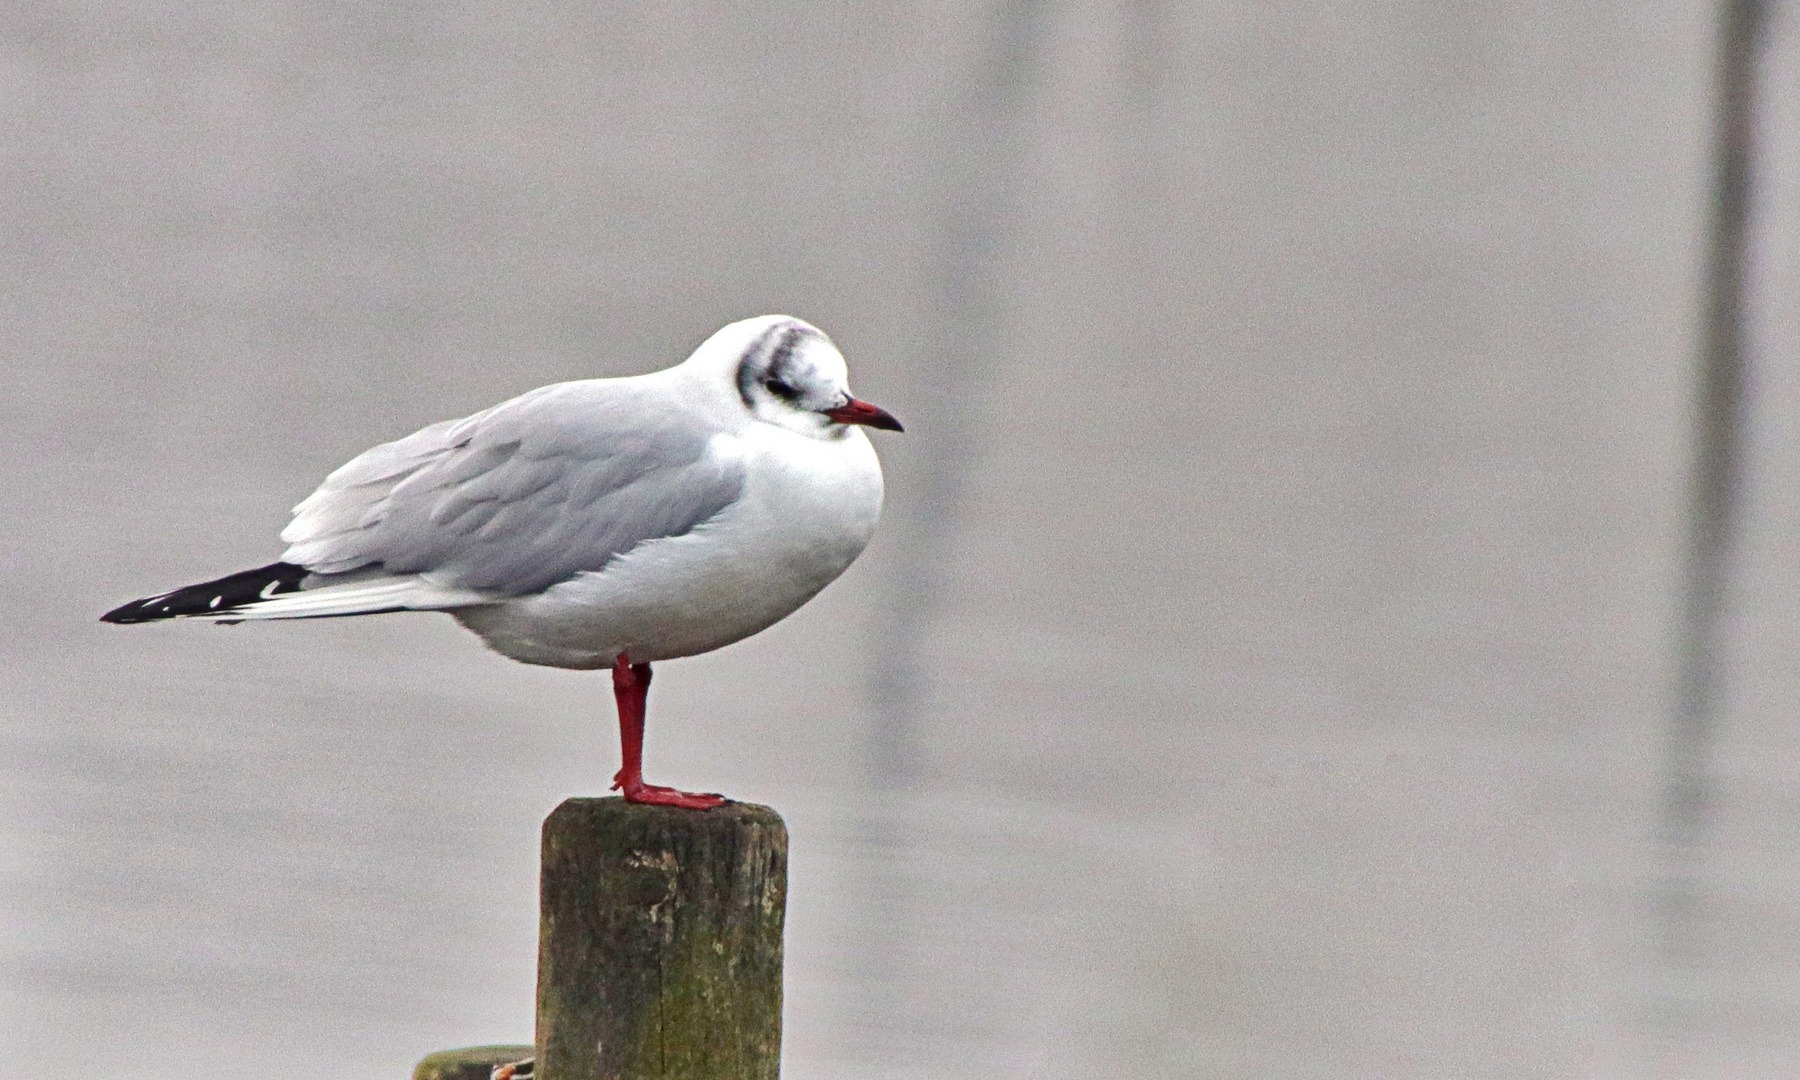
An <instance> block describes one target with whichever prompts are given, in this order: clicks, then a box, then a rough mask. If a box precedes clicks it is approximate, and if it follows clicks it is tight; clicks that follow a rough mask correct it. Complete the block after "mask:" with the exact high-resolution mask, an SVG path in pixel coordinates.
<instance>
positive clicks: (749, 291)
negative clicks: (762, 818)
mask: <svg viewBox="0 0 1800 1080" xmlns="http://www.w3.org/2000/svg"><path fill="white" fill-rule="evenodd" d="M1795 23H1796V18H1795V15H1794V9H1793V7H1792V5H1788V6H1786V7H1785V8H1784V9H1783V10H1782V12H1780V13H1779V15H1778V17H1777V19H1776V23H1775V33H1774V35H1773V37H1772V39H1771V42H1770V49H1769V54H1768V69H1767V74H1766V79H1765V81H1766V85H1767V88H1768V92H1769V106H1768V109H1767V110H1766V113H1765V116H1764V122H1763V127H1764V128H1765V132H1766V138H1767V139H1768V156H1767V158H1766V160H1765V162H1764V170H1765V171H1764V176H1763V187H1762V193H1763V194H1762V197H1761V199H1760V200H1759V203H1758V214H1759V220H1758V223H1757V233H1756V236H1757V240H1756V246H1755V267H1754V288H1753V292H1754V294H1755V299H1756V302H1757V304H1758V305H1759V307H1758V310H1757V315H1756V317H1755V320H1754V322H1753V326H1752V332H1753V346H1754V351H1755V363H1756V365H1757V367H1756V372H1757V374H1756V376H1755V379H1754V387H1753V389H1754V393H1755V400H1754V405H1753V409H1752V420H1751V427H1752V430H1751V432H1750V446H1751V455H1750V456H1751V462H1750V467H1751V474H1750V477H1749V481H1748V492H1747V500H1746V505H1747V508H1748V513H1749V521H1748V525H1747V527H1746V533H1745V536H1744V538H1743V543H1742V546H1741V549H1740V554H1741V559H1740V564H1739V567H1738V572H1737V577H1736V581H1737V586H1736V591H1735V602H1734V615H1733V617H1732V619H1731V620H1730V621H1729V626H1728V629H1729V634H1730V647H1729V650H1728V656H1729V671H1728V680H1727V683H1728V700H1727V703H1726V704H1727V711H1726V716H1725V719H1724V721H1723V726H1722V729H1721V743H1720V745H1719V747H1718V748H1717V751H1718V756H1717V760H1716V761H1715V762H1714V769H1715V774H1716V776H1717V777H1718V780H1719V784H1718V798H1717V801H1716V803H1715V805H1714V806H1713V808H1712V829H1711V832H1710V833H1709V834H1708V842H1707V845H1706V847H1705V848H1704V849H1703V850H1702V851H1701V852H1700V853H1699V857H1698V858H1697V859H1695V860H1694V861H1693V863H1692V865H1691V866H1685V867H1681V868H1677V869H1682V870H1683V871H1684V872H1686V873H1690V874H1692V875H1693V876H1694V878H1695V880H1696V882H1697V886H1698V887H1697V889H1696V895H1697V896H1698V898H1699V900H1698V903H1697V904H1696V906H1695V907H1694V909H1692V910H1688V911H1682V912H1674V913H1670V912H1659V911H1657V910H1656V909H1655V908H1654V906H1653V904H1652V903H1651V898H1652V896H1653V892H1654V888H1653V887H1654V885H1655V883H1656V882H1657V881H1658V880H1659V878H1660V877H1661V876H1663V875H1666V874H1667V873H1668V872H1669V870H1670V867H1668V866H1667V865H1666V861H1665V860H1664V859H1663V857H1662V856H1661V855H1659V852H1658V849H1657V844H1656V814H1657V797H1658V786H1659V773H1660V770H1661V769H1662V766H1663V763H1662V759H1661V756H1660V755H1661V752H1662V749H1663V737H1664V733H1665V729H1666V726H1667V715H1668V706H1669V695H1668V692H1669V688H1670V681H1671V678H1672V665H1671V661H1670V648H1671V646H1670V643H1671V640H1672V620H1673V617H1674V613H1675V597H1676V595H1677V594H1676V584H1677V581H1676V575H1677V571H1678V567H1679V550H1680V549H1679V544H1680V541H1681V537H1682V516H1681V515H1682V513H1683V512H1684V502H1683V489H1682V480H1683V476H1684V470H1685V468H1686V463H1687V461H1688V456H1689V445H1688V443H1689V424H1688V411H1687V410H1688V402H1689V393H1690V389H1691V386H1692V379H1693V370H1694V367H1693V353H1694V346H1695V332H1696V318H1695V316H1696V314H1697V311H1698V307H1699V298H1698V293H1697V288H1698V268H1699V266H1700V259H1699V250H1700V242H1701V238H1702V223H1703V211H1704V206H1705V198H1706V193H1705V190H1704V179H1705V170H1704V164H1705V154H1706V149H1707V134H1708V131H1707V95H1708V93H1709V89H1710V87H1709V83H1708V78H1709V58H1710V56H1711V39H1712V34H1713V26H1712V23H1711V11H1710V8H1709V7H1708V6H1706V5H1701V4H1686V5H1660V6H1649V5H1632V4H1581V5H1572V4H1561V3H1537V4H1532V3H1522V2H1509V3H1502V4H1495V5H1481V6H1446V5H1425V4H1405V5H1394V4H1379V3H1343V4H1312V5H1290V6H1286V7H1282V6H1270V5H1251V4H1231V3H1217V2H1208V3H1199V4H1178V3H1169V2H1162V0H1140V2H1138V3H1061V4H1050V3H1043V2H1035V0H1009V2H1007V3H989V4H950V3H936V4H914V5H902V6H898V7H881V6H857V5H840V6H829V7H828V6H816V5H801V4H789V5H775V6H773V7H771V6H770V5H760V6H758V7H757V8H756V9H755V10H750V9H745V10H736V9H727V8H724V7H692V6H681V5H670V4H654V3H653V4H645V5H633V6H629V7H621V8H620V9H618V10H614V9H611V8H602V7H596V6H593V5H583V4H557V3H523V4H520V3H505V4H502V3H492V2H489V3H482V2H480V0H476V2H471V3H464V4H447V3H438V2H427V0H419V2H413V3H405V4H387V5H376V6H371V5H363V4H347V3H314V4H290V3H269V2H260V3H259V2H254V0H252V2H248V3H240V4H232V5H195V4H175V3H168V2H157V0H143V2H138V3H131V2H125V0H114V2H102V3H98V4H76V3H71V2H67V0H44V2H30V3H15V4H13V5H11V6H9V7H8V9H7V12H6V24H7V29H6V30H5V32H4V34H0V266H3V267H4V269H3V271H0V356H3V357H4V360H3V361H0V378H3V379H4V383H3V385H0V425H3V431H4V438H3V439H0V551H4V552H5V553H6V555H7V557H6V558H5V559H4V561H3V563H0V597H3V598H4V611H5V613H6V617H5V618H4V619H0V649H3V650H4V663H5V667H4V670H5V672H6V677H5V679H4V681H3V682H0V1057H4V1059H5V1060H6V1061H7V1062H8V1065H9V1069H10V1071H11V1072H13V1073H15V1074H17V1075H40V1074H41V1075H46V1076H49V1075H57V1076H81V1077H98V1078H112V1077H117V1078H122V1080H127V1078H143V1080H155V1078H167V1077H171V1076H177V1075H214V1076H225V1077H240V1076H241V1077H258V1078H287V1077H296V1078H297V1077H328V1076H330V1077H342V1076H358V1077H362V1076H367V1077H378V1076H391V1077H400V1076H404V1075H406V1072H407V1070H408V1069H409V1068H410V1067H411V1064H412V1062H414V1061H415V1060H416V1059H417V1058H418V1057H420V1056H422V1055H423V1054H425V1053H426V1052H429V1051H431V1050H435V1049H442V1048H445V1047H450V1046H457V1045H467V1044H472V1043H478V1042H485V1041H513V1040H528V1039H529V1038H530V1028H531V993H532V979H533V963H534V950H535V919H536V911H535V894H534V888H535V860H536V851H535V843H536V830H537V827H538V823H539V821H540V820H541V819H542V817H543V816H544V815H545V814H546V813H547V812H548V811H549V810H550V809H551V807H553V806H554V805H555V804H556V803H557V802H558V801H559V800H560V799H562V798H563V797H565V796H566V795H569V794H576V793H584V794H591V793H595V792H598V791H599V790H600V789H601V788H602V787H603V786H604V784H605V780H606V778H607V777H609V776H610V774H611V772H612V770H613V769H614V767H615V765H614V754H615V753H616V750H615V749H614V745H613V741H612V740H613V736H612V734H611V731H612V719H611V714H610V700H609V693H608V687H607V685H606V681H605V679H604V677H603V676H595V675H580V674H573V673H566V672H552V671H543V670H536V669H528V668H525V667H522V666H520V665H516V664H511V663H508V662H506V661H504V660H501V659H499V658H497V657H494V656H492V655H489V654H487V653H485V652H484V651H483V650H482V649H481V648H480V646H479V645H478V643H477V642H476V641H475V640H474V639H473V638H472V637H469V636H468V635H466V634H464V633H463V632H461V631H460V630H458V629H457V628H456V627H455V626H454V625H453V624H452V623H451V622H450V620H448V619H445V618H441V617H437V616H389V617H382V618H372V619H360V620H347V621H342V622H326V623H316V624H294V625H285V626H252V627H239V628H235V629H219V628H213V627H209V626H194V625H181V626H172V627H168V626H165V627H144V628H137V629H122V628H114V627H102V626H100V625H99V624H98V623H96V622H95V619H96V617H97V616H98V615H99V613H100V612H101V611H103V610H105V609H106V608H108V607H110V606H112V605H113V604H116V603H118V602H121V601H123V600H126V599H130V598H132V597H135V596H140V595H143V594H145V593H148V592H152V591H156V590H160V589H163V588H168V587H172V586H174V585H178V584H182V583H185V582H188V581H192V580H198V579H200V578H202V577H205V576H211V575H215V574H218V573H222V572H227V571H232V570H237V569H240V568H243V567H247V566H252V565H258V564H260V563H261V562H264V561H267V560H269V559H270V558H272V557H273V556H274V555H275V554H276V553H277V552H278V550H279V546H278V544H277V543H276V541H275V538H274V536H275V533H276V532H277V531H278V529H279V528H280V526H281V525H282V523H283V522H284V520H285V514H286V510H287V508H288V507H289V506H291V505H292V504H293V503H294V502H296V501H298V500H299V499H300V498H301V497H302V496H304V495H305V494H306V493H307V492H308V491H310V490H311V488H312V487H313V485H314V484H316V483H317V481H318V480H319V479H320V478H321V477H323V475H324V474H325V473H326V472H327V471H329V470H330V469H331V468H332V467H334V466H335V465H337V464H338V463H340V462H341V461H342V460H344V459H346V458H347V457H349V456H350V455H352V454H354V453H355V452H357V451H360V450H361V449H363V448H365V447H366V446H368V445H370V444H372V443H374V442H377V441H380V440H384V439H389V438H393V437H397V436H399V435H402V434H404V433H406V432H408V431H411V430H412V429H413V428H415V427H417V426H419V425H421V424H423V423H426V422H429V421H432V420H436V419H440V418H444V417H449V416H456V415H461V414H464V413H467V412H470V411H473V410H475V409H477V408H481V407H483V406H486V405H488V404H491V403H492V402H494V401H497V400H499V399H501V398H503V397H506V396H509V395H512V394H515V393H518V392H520V391H523V390H526V389H529V388H531V387H534V386H537V385H540V384H542V383H546V382H551V381H555V380H558V379H567V378H577V377H587V376H596V375H610V374H623V373H631V372H638V371H644V370H649V369H652V368H655V367H660V366H663V365H664V364H666V363H669V362H673V361H675V360H677V359H679V358H680V357H681V356H682V355H684V354H685V352H686V351H687V350H688V349H689V348H690V347H691V346H692V345H693V344H695V343H697V342H698V341H699V340H700V339H701V338H703V337H704V336H705V335H706V334H707V333H708V332H710V331H711V330H712V329H714V328H715V327H716V326H718V325H720V324H722V323H724V322H725V321H727V320H729V319H733V318H737V317H741V316H745V315H749V314H754V313H758V312H764V311H786V312H791V313H794V314H797V315H801V316H804V317H806V318H809V319H812V320H814V321H816V322H818V323H820V324H821V325H822V326H824V327H826V328H827V329H828V330H829V331H830V332H832V333H833V334H834V335H835V336H836V338H837V339H838V341H839V343H840V344H841V345H843V347H844V349H845V351H846V352H847V353H848V355H849V356H850V359H851V363H852V368H853V373H854V376H855V385H856V386H857V388H858V392H859V393H860V394H861V395H862V396H864V397H867V398H869V399H871V400H874V401H877V402H880V403H881V404H883V405H885V406H887V407H889V408H890V409H892V410H893V411H894V412H895V413H896V414H897V415H899V416H900V417H902V418H903V419H904V420H905V421H906V422H907V425H908V433H907V434H906V435H904V436H898V437H893V438H883V439H881V440H880V445H881V449H882V452H883V456H884V460H885V462H886V465H887V469H888V473H889V477H890V501H889V507H888V513H887V517H886V520H885V521H884V523H883V530H882V532H881V534H880V536H879V538H878V539H877V541H876V543H875V545H874V547H873V548H871V550H870V551H869V552H868V554H867V555H865V556H864V558H863V560H862V562H860V563H859V564H858V565H857V566H856V567H855V568H853V569H852V571H851V572H850V573H849V574H847V575H846V576H845V578H844V579H843V580H842V581H840V582H839V583H838V584H836V585H834V586H833V587H832V588H831V589H829V590H827V592H826V593H825V594H824V595H823V596H821V597H820V598H819V599H818V600H817V601H815V602H814V603H813V604H811V605H810V606H808V607H807V608H806V609H804V610H803V611H802V612H800V613H799V614H797V615H795V616H794V617H793V618H791V619H789V620H788V621H786V622H785V623H783V624H781V625H779V626H777V627H776V628H774V629H772V630H770V631H769V632H767V633H765V634H763V635H761V636H759V637H757V638H755V639H752V640H750V641H747V642H744V643H742V644H740V645H737V646H733V647H732V648H730V649H727V650H724V651H722V652H720V653H717V654H713V655H711V656H707V657H703V658H698V659H693V660H688V661H682V662H679V663H672V664H669V665H666V666H665V667H664V668H663V669H662V670H661V672H660V675H659V678H658V680H657V690H656V695H655V700H654V702H653V706H652V710H651V735H650V749H649V759H650V763H651V764H650V769H651V773H652V777H653V778H655V779H659V780H662V781H663V782H671V783H679V784H682V785H687V786H692V787H695V788H698V789H701V790H723V791H726V792H729V793H731V794H733V795H736V796H738V797H741V798H746V799H753V800H757V801H761V802H767V803H770V804H773V805H774V806H776V807H778V808H779V809H780V810H782V812H783V813H784V814H785V815H786V816H787V819H788V822H789V825H790V828H791V830H792V835H793V889H792V909H791V912H790V922H789V927H790V930H789V961H788V1008H787V1030H786V1072H787V1075H788V1076H790V1077H792V1078H794V1080H809V1078H828V1077H829V1078H836V1077H869V1078H896V1080H898V1078H914V1077H919V1078H924V1077H930V1078H934V1080H935V1078H957V1077H969V1078H976V1077H979V1078H981V1080H996V1078H1020V1080H1024V1078H1039V1077H1046V1078H1049V1077H1055V1078H1064V1077H1068V1078H1090V1077H1091V1078H1118V1077H1134V1078H1137V1077H1144V1078H1152V1077H1170V1078H1186V1077H1208V1078H1210V1077H1220V1078H1239V1077H1242V1078H1265V1077H1332V1078H1343V1077H1350V1078H1357V1077H1363V1078H1370V1080H1408V1078H1416V1080H1444V1078H1452V1077H1455V1078H1461V1077H1494V1078H1517V1077H1637V1076H1694V1077H1702V1076H1704V1077H1709V1078H1719V1077H1763V1076H1783V1075H1794V1074H1795V1073H1796V1072H1800V949H1797V948H1796V943H1797V942H1800V901H1797V900H1796V897H1797V896H1800V844H1796V843H1795V842H1794V837H1795V835H1796V832H1797V830H1800V722H1797V721H1796V708H1795V706H1796V701H1797V699H1800V681H1797V680H1796V677H1795V675H1794V671H1795V670H1796V669H1795V662H1794V657H1795V656H1796V654H1797V653H1800V620H1796V619H1795V618H1794V617H1793V616H1792V614H1791V613H1792V612H1794V611H1796V610H1800V576H1797V575H1796V573H1795V571H1794V567H1795V565H1796V563H1797V559H1796V555H1800V550H1797V545H1796V541H1795V536H1796V535H1797V531H1796V530H1797V528H1800V494H1797V493H1800V484H1796V483H1795V482H1794V475H1793V474H1794V463H1795V462H1796V461H1800V364H1796V360H1800V355H1797V353H1800V346H1797V344H1796V343H1797V342H1800V243H1797V241H1796V238H1797V237H1800V200H1797V199H1796V197H1795V193H1796V192H1800V134H1797V133H1800V93H1797V92H1796V87H1800V55H1797V53H1800V50H1797V48H1796V44H1795V42H1796V35H1797V27H1796V25H1795ZM1677 923H1678V924H1679V926H1680V927H1681V928H1682V930H1683V933H1684V934H1685V935H1686V937H1687V940H1690V941H1691V942H1693V943H1694V948H1693V953H1692V955H1690V956H1687V957H1685V958H1683V959H1682V960H1681V962H1679V963H1671V962H1669V961H1668V960H1667V959H1666V958H1664V957H1662V955H1661V953H1660V952H1659V949H1658V944H1657V943H1658V942H1659V941H1660V940H1663V939H1664V938H1665V937H1666V935H1667V933H1668V931H1669V926H1670V925H1671V924H1677Z"/></svg>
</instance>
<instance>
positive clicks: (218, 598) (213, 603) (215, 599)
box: [206, 596, 225, 608]
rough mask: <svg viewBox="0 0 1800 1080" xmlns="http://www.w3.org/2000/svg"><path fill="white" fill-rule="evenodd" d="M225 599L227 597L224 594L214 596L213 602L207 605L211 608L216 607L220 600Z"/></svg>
mask: <svg viewBox="0 0 1800 1080" xmlns="http://www.w3.org/2000/svg"><path fill="white" fill-rule="evenodd" d="M223 599H225V598H224V597H223V596H215V597H213V598H212V603H210V604H208V605H206V606H207V607H209V608H216V607H218V606H219V601H221V600H223Z"/></svg>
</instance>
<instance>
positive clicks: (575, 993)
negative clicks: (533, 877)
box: [536, 798, 787, 1080]
mask: <svg viewBox="0 0 1800 1080" xmlns="http://www.w3.org/2000/svg"><path fill="white" fill-rule="evenodd" d="M543 859H544V861H543V878H542V892H541V895H540V905H541V907H540V912H541V914H540V922H539V925H538V1000H537V1072H536V1080H776V1078H777V1075H778V1073H779V1071H780V1065H781V931H782V921H783V919H784V917H785V915H786V912H787V828H786V827H785V826H784V825H783V824H782V822H781V817H780V815H778V814H776V813H775V811H773V810H770V809H769V808H768V807H765V806H754V805H751V804H747V803H727V804H725V805H724V806H721V807H718V808H716V809H713V810H704V811H693V810H680V809H675V808H673V807H663V806H641V805H636V804H632V803H627V802H625V801H624V800H623V799H618V798H609V799H569V800H568V801H566V802H564V803H563V804H562V805H561V806H559V807H557V808H556V810H555V811H554V812H552V813H551V815H550V816H549V817H548V818H547V819H545V821H544V855H543Z"/></svg>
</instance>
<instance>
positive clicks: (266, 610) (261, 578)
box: [100, 562, 499, 623]
mask: <svg viewBox="0 0 1800 1080" xmlns="http://www.w3.org/2000/svg"><path fill="white" fill-rule="evenodd" d="M334 579H335V580H334ZM496 599H499V598H498V597H495V596H490V595H488V594H485V593H478V592H474V591H472V590H469V589H455V588H446V587H443V586H439V585H433V584H432V583H430V582H428V581H426V580H425V579H423V578H421V577H419V576H417V575H415V574H382V573H379V572H358V573H351V574H314V573H313V572H311V571H310V570H308V569H306V567H304V566H295V565H294V564H293V563H284V562H278V563H270V564H269V565H268V566H262V567H258V568H257V569H255V570H245V571H244V572H243V573H241V574H232V575H231V576H229V577H222V578H219V579H217V580H216V581H203V582H201V583H200V584H198V585H189V586H187V587H186V588H182V589H176V590H175V591H174V592H167V593H163V594H161V595H159V596H147V597H145V598H144V599H142V600H133V601H132V602H131V603H129V604H125V605H122V606H120V607H116V608H114V609H113V610H111V611H109V612H107V613H106V614H104V615H102V616H100V621H101V622H109V623H141V622H156V621H158V620H161V619H184V618H200V619H213V620H215V621H218V622H228V623H229V622H243V621H245V620H248V619H321V618H326V617H329V616H333V615H379V614H382V613H383V612H389V611H442V610H445V609H449V608H458V607H468V606H470V605H472V604H483V603H492V602H493V601H494V600H496Z"/></svg>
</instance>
